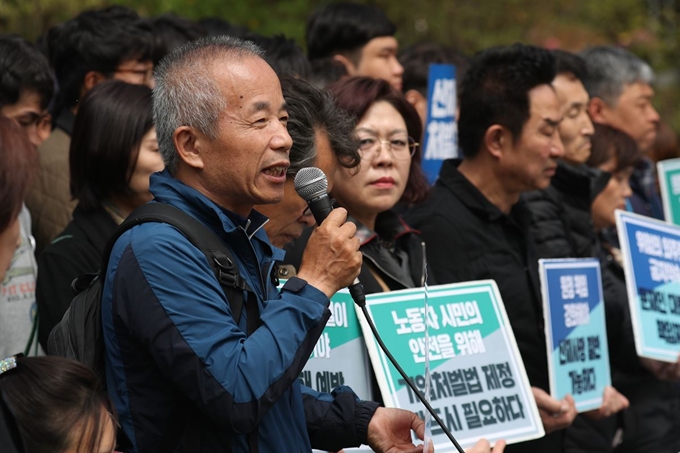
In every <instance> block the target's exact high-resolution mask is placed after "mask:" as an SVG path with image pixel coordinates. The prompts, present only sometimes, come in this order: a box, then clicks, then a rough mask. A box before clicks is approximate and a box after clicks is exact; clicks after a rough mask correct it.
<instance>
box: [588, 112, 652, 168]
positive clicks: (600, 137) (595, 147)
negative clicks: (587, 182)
mask: <svg viewBox="0 0 680 453" xmlns="http://www.w3.org/2000/svg"><path fill="white" fill-rule="evenodd" d="M594 126H595V133H594V134H593V136H592V138H591V143H592V149H591V151H590V157H588V160H587V161H586V165H588V166H589V167H599V166H600V165H602V164H604V163H605V162H607V161H608V160H610V159H612V158H616V168H614V170H613V171H612V173H616V172H619V171H621V170H625V169H626V168H629V167H634V166H635V165H637V163H638V162H639V161H640V159H641V158H642V153H641V152H640V148H638V145H637V142H636V141H635V140H633V138H632V137H631V136H630V135H628V134H626V133H625V132H623V131H620V130H618V129H615V128H613V127H611V126H606V125H604V124H597V123H595V124H594Z"/></svg>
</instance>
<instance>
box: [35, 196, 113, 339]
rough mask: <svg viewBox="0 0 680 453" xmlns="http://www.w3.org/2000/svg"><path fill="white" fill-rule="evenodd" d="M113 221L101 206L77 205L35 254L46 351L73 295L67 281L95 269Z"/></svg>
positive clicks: (37, 295)
mask: <svg viewBox="0 0 680 453" xmlns="http://www.w3.org/2000/svg"><path fill="white" fill-rule="evenodd" d="M116 226H117V224H116V222H115V221H114V220H113V218H112V217H111V215H109V213H108V212H106V210H105V209H104V208H103V207H99V208H98V209H95V210H91V211H85V210H83V209H82V207H81V206H80V205H78V206H77V207H76V209H75V210H74V211H73V220H72V221H71V223H69V224H68V226H67V227H66V229H64V231H63V232H62V233H61V234H59V236H57V237H56V238H55V239H54V240H53V241H52V243H51V244H49V245H48V246H47V247H45V249H44V250H43V251H42V253H40V255H39V256H38V280H37V282H36V290H35V296H36V300H37V302H38V317H39V319H40V322H39V327H38V340H39V341H40V345H41V346H42V347H43V349H44V350H46V351H47V338H48V337H49V335H50V332H51V331H52V328H53V327H54V326H55V325H56V324H57V323H58V322H59V321H61V318H63V316H64V313H65V312H66V309H67V308H68V307H69V305H71V300H72V299H73V297H74V296H75V293H74V291H73V289H72V288H71V283H72V282H73V280H74V279H76V278H78V277H79V276H81V275H83V274H87V273H90V272H97V271H98V270H99V267H100V266H101V261H102V253H103V251H104V246H105V245H106V241H107V240H108V238H109V236H110V235H111V234H112V233H113V231H114V230H115V229H116Z"/></svg>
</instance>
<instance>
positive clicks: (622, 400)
mask: <svg viewBox="0 0 680 453" xmlns="http://www.w3.org/2000/svg"><path fill="white" fill-rule="evenodd" d="M628 406H630V403H629V402H628V398H626V397H625V396H623V395H622V394H620V393H619V392H618V391H617V390H616V389H615V388H614V387H611V386H609V385H608V386H607V387H605V389H604V392H603V393H602V405H601V406H600V407H599V408H598V409H594V410H592V411H588V412H585V413H584V414H585V415H586V416H587V417H588V418H590V419H592V420H602V419H603V418H607V417H609V416H611V415H614V414H616V413H617V412H621V411H622V410H624V409H627V408H628Z"/></svg>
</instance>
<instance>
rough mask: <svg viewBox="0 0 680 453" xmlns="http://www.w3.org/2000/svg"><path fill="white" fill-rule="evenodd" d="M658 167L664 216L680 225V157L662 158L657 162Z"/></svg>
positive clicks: (668, 220)
mask: <svg viewBox="0 0 680 453" xmlns="http://www.w3.org/2000/svg"><path fill="white" fill-rule="evenodd" d="M656 169H657V172H658V174H659V184H660V186H661V201H662V202H663V214H664V217H665V218H666V221H667V222H670V223H674V224H675V225H680V159H668V160H662V161H661V162H659V163H657V164H656Z"/></svg>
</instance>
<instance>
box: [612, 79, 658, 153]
mask: <svg viewBox="0 0 680 453" xmlns="http://www.w3.org/2000/svg"><path fill="white" fill-rule="evenodd" d="M653 97H654V90H653V89H652V87H651V86H649V84H647V83H644V82H636V83H631V84H629V85H626V86H625V87H624V89H623V92H622V93H621V96H619V100H618V102H617V103H616V106H614V107H612V106H607V107H606V108H605V111H604V112H603V115H605V120H606V123H607V124H608V125H609V126H612V127H614V128H616V129H619V130H621V131H623V132H625V133H626V134H628V135H630V136H631V137H633V139H634V140H635V141H636V142H637V144H638V146H639V147H640V151H642V152H647V151H649V150H650V149H651V148H652V145H653V144H654V140H655V139H656V129H657V127H658V125H659V114H658V113H657V111H656V109H655V108H654V106H653V105H652V98H653Z"/></svg>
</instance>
